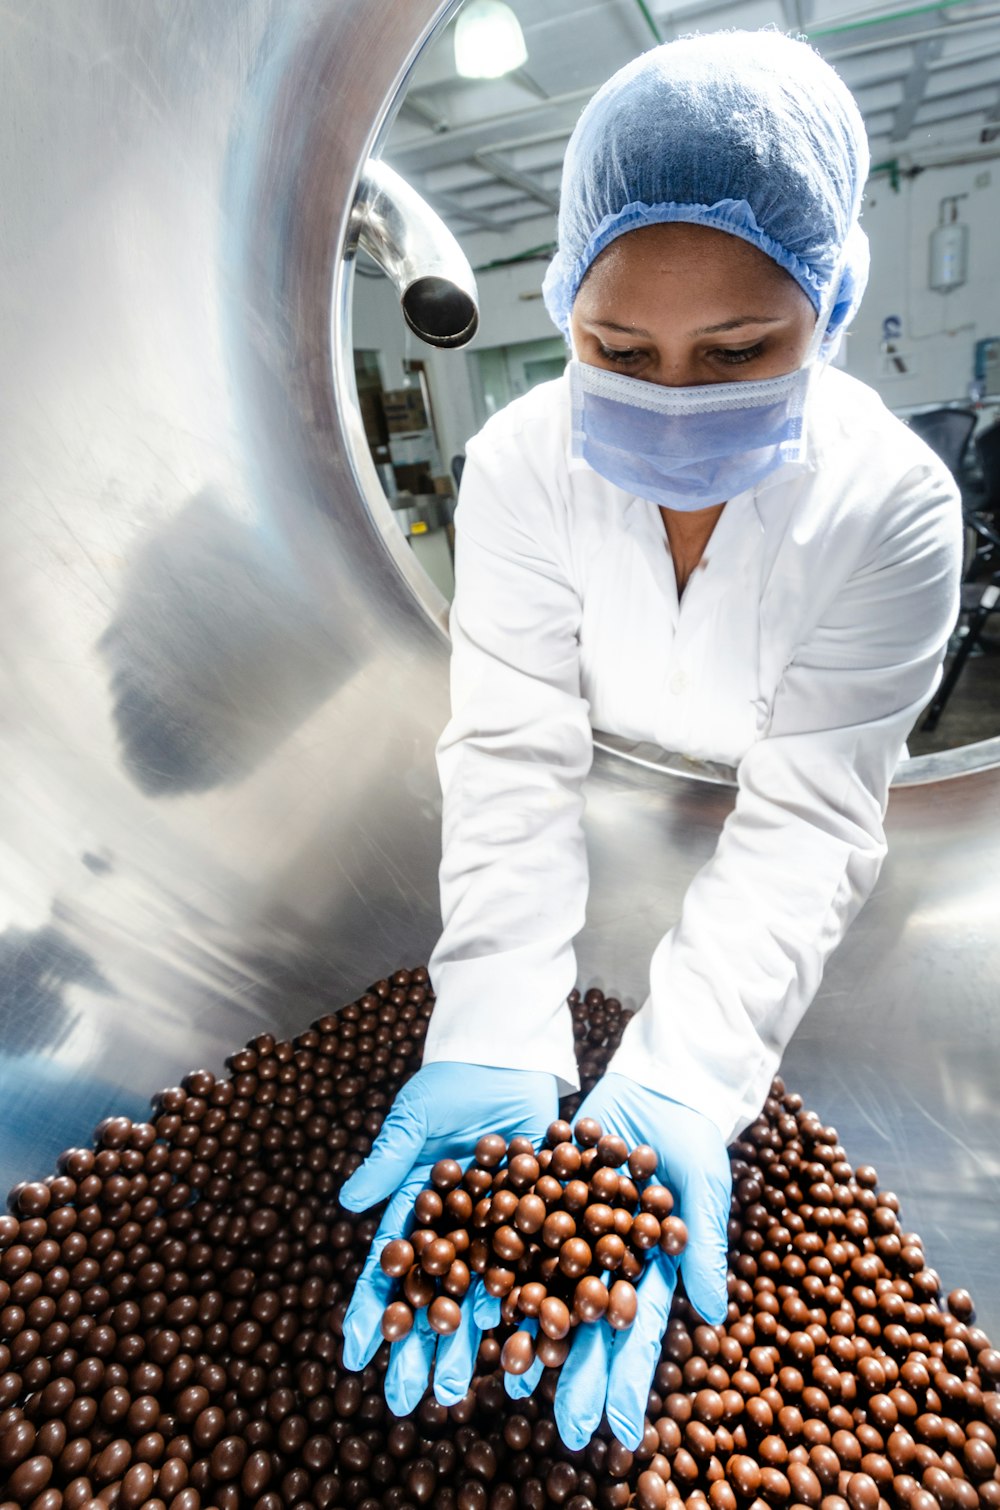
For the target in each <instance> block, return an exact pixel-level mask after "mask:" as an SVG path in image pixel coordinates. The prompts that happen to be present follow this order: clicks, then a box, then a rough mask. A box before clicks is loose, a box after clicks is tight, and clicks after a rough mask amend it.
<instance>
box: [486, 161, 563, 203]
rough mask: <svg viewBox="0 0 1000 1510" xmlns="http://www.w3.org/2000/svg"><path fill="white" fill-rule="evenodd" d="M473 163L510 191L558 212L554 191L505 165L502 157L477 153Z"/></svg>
mask: <svg viewBox="0 0 1000 1510" xmlns="http://www.w3.org/2000/svg"><path fill="white" fill-rule="evenodd" d="M474 161H475V162H476V164H477V166H479V167H480V168H485V169H486V171H487V173H492V174H493V177H494V178H497V179H499V180H500V182H501V183H503V184H509V185H510V187H511V188H512V189H520V191H521V193H522V194H527V195H528V196H529V198H531V199H537V200H538V203H539V204H543V205H545V206H547V208H548V209H550V210H558V208H559V195H558V194H557V192H556V190H555V189H546V188H545V186H544V184H540V183H539V182H538V180H537V178H532V176H531V174H530V173H521V172H519V171H518V169H517V168H514V167H512V166H511V165H510V164H509V163H505V162H504V160H503V158H502V157H498V156H497V155H496V153H495V152H477V153H476V156H475V159H474Z"/></svg>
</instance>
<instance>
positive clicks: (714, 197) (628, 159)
mask: <svg viewBox="0 0 1000 1510" xmlns="http://www.w3.org/2000/svg"><path fill="white" fill-rule="evenodd" d="M868 166H869V154H868V141H867V138H866V136H865V128H864V122H863V121H862V119H861V113H860V111H859V110H858V107H857V105H856V103H855V101H854V98H853V96H852V95H851V93H850V91H849V90H848V88H847V86H846V85H845V84H844V83H843V81H842V80H841V79H840V78H839V76H838V75H837V74H836V73H835V72H834V70H833V69H832V68H831V67H830V65H829V64H828V63H826V62H824V60H823V59H822V58H821V57H820V56H819V54H818V53H817V52H815V51H814V50H813V49H812V48H811V47H810V46H809V45H808V43H805V42H798V41H795V40H794V39H793V38H791V37H785V36H783V35H782V34H781V33H780V32H778V31H774V30H766V31H728V32H714V33H711V34H710V35H705V36H694V37H684V38H681V39H679V40H678V41H676V42H666V43H664V44H663V46H661V47H654V48H653V49H652V50H651V51H649V52H647V53H643V55H642V56H641V57H638V58H636V59H635V60H634V61H633V62H631V63H629V64H627V66H626V67H625V68H622V69H620V70H619V72H618V73H616V74H615V75H614V77H613V78H611V79H609V80H608V82H607V83H606V84H605V85H604V86H603V88H602V89H600V90H599V91H598V93H597V94H596V95H595V96H594V98H593V99H592V100H591V101H590V103H589V104H588V105H587V107H586V109H585V110H584V112H583V114H582V115H581V117H580V119H579V121H578V122H577V125H576V129H575V130H574V132H573V135H572V138H571V139H570V143H569V146H568V148H567V151H566V158H565V162H564V165H563V176H562V190H561V197H560V206H559V236H558V250H557V252H556V255H555V257H554V258H553V260H552V262H551V263H550V265H549V268H548V271H547V273H546V275H545V282H544V285H543V292H544V296H545V305H546V308H547V309H548V311H549V314H550V315H551V316H552V319H553V320H554V321H555V323H556V324H557V325H558V326H559V328H560V329H561V330H562V331H563V333H564V334H565V335H567V336H568V334H569V319H570V312H571V310H572V307H573V301H574V299H575V298H576V295H577V291H578V290H579V287H580V284H581V283H582V281H583V278H584V275H585V274H586V272H587V269H588V268H589V267H590V265H591V263H592V262H593V261H594V259H595V258H596V257H597V256H598V255H599V254H600V253H601V252H602V251H603V250H604V248H605V247H606V246H608V245H609V244H610V243H611V242H612V241H614V240H615V239H616V237H618V236H621V235H623V234H624V233H625V232H627V231H632V230H636V229H637V228H638V227H640V226H645V225H656V224H660V223H663V222H665V221H686V222H689V223H692V224H695V225H708V226H713V227H715V228H716V229H718V230H722V231H728V232H730V233H731V234H732V235H734V236H740V237H742V239H743V240H744V241H749V242H750V243H751V245H753V246H756V247H759V248H760V250H761V251H762V252H765V253H766V254H767V255H768V256H769V257H771V258H773V259H774V261H775V262H777V263H778V264H779V266H781V267H783V268H784V269H785V270H786V272H788V273H790V274H791V275H792V277H793V278H794V279H795V281H796V283H797V284H798V285H799V287H800V288H801V289H802V290H803V292H804V293H805V294H806V295H807V296H808V298H809V299H810V301H811V303H812V305H813V308H814V309H815V310H816V311H817V313H819V312H820V311H821V310H822V309H824V308H829V310H830V314H829V317H828V321H827V327H826V333H825V336H824V347H825V349H829V347H830V346H831V345H832V344H833V342H834V340H835V339H836V337H837V336H838V335H839V334H840V332H841V331H842V330H843V328H844V327H845V325H846V324H847V323H848V322H849V320H850V319H851V317H852V316H853V314H854V312H855V310H856V309H857V307H858V305H859V304H860V302H861V295H862V294H863V293H864V289H865V284H866V283H867V281H868V238H867V237H866V236H865V234H864V232H863V231H862V230H861V228H860V226H859V225H858V214H859V211H860V207H861V196H862V192H863V189H864V185H865V180H866V178H867V176H868ZM834 279H837V287H836V288H832V287H831V284H832V281H833V280H834Z"/></svg>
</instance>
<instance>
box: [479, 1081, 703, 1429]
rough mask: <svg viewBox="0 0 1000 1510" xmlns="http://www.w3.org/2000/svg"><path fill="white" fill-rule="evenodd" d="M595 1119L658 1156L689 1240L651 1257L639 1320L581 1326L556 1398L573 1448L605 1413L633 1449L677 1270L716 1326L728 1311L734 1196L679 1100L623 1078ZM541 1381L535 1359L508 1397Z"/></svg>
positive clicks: (592, 1098) (599, 1103)
mask: <svg viewBox="0 0 1000 1510" xmlns="http://www.w3.org/2000/svg"><path fill="white" fill-rule="evenodd" d="M581 1117H593V1118H594V1119H595V1121H597V1122H599V1123H600V1125H601V1128H602V1129H603V1131H604V1132H607V1133H616V1134H617V1135H618V1136H619V1137H620V1138H623V1139H624V1140H625V1142H626V1143H627V1144H628V1146H629V1148H630V1149H631V1148H635V1147H636V1146H637V1145H638V1144H640V1143H648V1144H650V1145H651V1146H652V1148H653V1149H654V1150H655V1152H656V1156H657V1169H656V1175H655V1176H654V1178H655V1179H656V1180H658V1181H660V1182H661V1183H662V1184H664V1185H666V1186H667V1187H668V1188H669V1189H670V1191H671V1192H672V1194H673V1196H674V1200H675V1202H676V1203H677V1204H676V1206H675V1208H674V1211H675V1214H676V1215H678V1216H680V1217H681V1218H682V1220H683V1221H684V1222H685V1223H686V1225H687V1229H688V1241H687V1246H686V1248H685V1250H684V1252H683V1253H682V1255H681V1257H680V1258H679V1259H676V1258H669V1257H668V1256H667V1255H666V1254H665V1253H663V1252H662V1251H661V1250H660V1249H659V1248H654V1249H652V1250H651V1253H650V1254H649V1256H648V1257H647V1261H646V1267H645V1272H644V1273H643V1274H642V1276H641V1277H640V1279H639V1280H638V1281H637V1285H636V1288H637V1290H638V1308H637V1311H636V1317H635V1321H634V1322H633V1323H632V1325H631V1326H630V1327H629V1328H628V1330H627V1331H624V1332H614V1331H612V1329H611V1327H610V1326H609V1325H608V1323H607V1321H597V1322H587V1323H584V1324H581V1325H580V1326H578V1327H577V1328H576V1330H575V1334H574V1337H573V1342H572V1345H571V1347H570V1352H569V1357H568V1358H567V1359H566V1362H565V1363H564V1364H563V1366H562V1370H561V1372H560V1375H559V1385H558V1388H557V1390H556V1397H555V1417H556V1424H557V1426H558V1428H559V1435H560V1436H561V1437H562V1439H563V1441H564V1442H565V1444H566V1446H567V1447H569V1448H570V1449H579V1448H581V1447H585V1446H586V1445H587V1443H588V1442H589V1441H590V1439H591V1437H592V1436H593V1434H594V1432H595V1431H596V1430H597V1428H598V1426H599V1425H600V1422H601V1416H602V1415H603V1414H604V1413H605V1411H607V1417H608V1423H609V1425H610V1426H611V1429H612V1431H613V1432H614V1434H615V1436H616V1437H617V1438H618V1440H619V1441H620V1442H622V1443H624V1445H625V1446H626V1447H630V1448H632V1449H633V1450H634V1449H635V1448H636V1447H638V1445H639V1443H640V1442H641V1440H642V1434H643V1423H644V1419H645V1415H646V1403H647V1399H648V1396H649V1390H650V1386H651V1384H652V1379H653V1373H654V1371H655V1369H656V1365H657V1363H658V1362H659V1359H660V1345H661V1343H662V1340H663V1334H664V1332H665V1331H666V1329H667V1319H668V1317H669V1315H670V1304H671V1301H672V1300H673V1295H674V1289H675V1287H676V1284H677V1269H678V1265H679V1266H680V1271H681V1275H682V1276H683V1279H684V1287H685V1290H686V1291H687V1296H688V1299H689V1300H690V1302H691V1304H692V1305H693V1306H694V1307H695V1309H696V1310H697V1311H698V1312H699V1314H700V1315H702V1316H703V1317H704V1318H705V1320H706V1321H707V1322H708V1323H709V1324H711V1325H713V1326H714V1325H717V1324H719V1323H721V1322H724V1321H725V1319H726V1314H727V1306H728V1292H727V1288H726V1269H727V1263H726V1255H727V1250H728V1238H727V1223H728V1220H729V1207H730V1200H731V1194H732V1177H731V1174H730V1167H729V1155H728V1154H727V1152H726V1147H725V1144H724V1143H723V1141H722V1135H721V1133H720V1132H719V1130H718V1128H717V1127H716V1126H715V1124H714V1123H713V1122H710V1121H709V1120H708V1118H707V1117H705V1116H703V1115H702V1114H701V1113H700V1112H696V1111H693V1110H692V1109H691V1107H689V1106H682V1105H681V1103H680V1102H679V1101H671V1100H670V1099H669V1097H667V1096H661V1095H659V1094H658V1093H657V1092H656V1091H651V1090H647V1089H646V1087H645V1086H642V1085H638V1084H637V1083H636V1082H635V1081H634V1080H630V1079H629V1078H628V1077H627V1076H625V1075H618V1074H614V1073H609V1074H607V1075H605V1076H604V1078H603V1079H602V1080H599V1081H598V1083H597V1085H596V1086H595V1087H594V1089H593V1090H592V1091H591V1093H590V1095H589V1096H587V1098H586V1099H585V1100H584V1102H583V1104H582V1105H581V1107H580V1110H579V1111H578V1113H577V1116H576V1118H575V1120H576V1121H579V1119H580V1118H581ZM540 1377H541V1365H540V1364H538V1363H535V1364H534V1365H533V1367H532V1368H531V1369H529V1371H528V1372H527V1373H526V1374H521V1375H519V1376H511V1375H508V1376H507V1379H506V1387H507V1393H508V1394H509V1395H511V1396H512V1397H513V1398H515V1399H519V1398H523V1397H524V1396H525V1395H529V1394H530V1393H531V1392H532V1390H533V1389H534V1387H535V1385H536V1384H537V1382H538V1379H539V1378H540Z"/></svg>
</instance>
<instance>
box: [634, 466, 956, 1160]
mask: <svg viewBox="0 0 1000 1510" xmlns="http://www.w3.org/2000/svg"><path fill="white" fill-rule="evenodd" d="M876 519H877V521H878V524H877V527H876V529H875V531H874V532H873V533H872V534H870V535H869V538H868V541H867V543H866V545H865V548H864V549H863V550H862V551H861V552H860V553H858V554H856V555H855V558H854V560H855V564H854V566H853V569H851V570H850V571H849V572H848V573H847V574H846V576H845V579H844V580H843V581H841V582H840V583H839V584H836V585H835V586H834V589H833V591H832V593H830V595H829V597H828V599H827V601H826V602H825V603H823V604H822V605H821V606H820V607H819V609H818V618H817V621H816V622H815V624H814V626H813V627H812V628H811V629H810V630H809V631H808V633H806V634H805V635H804V637H803V642H802V643H801V644H800V646H799V647H798V649H797V650H796V651H795V653H794V655H793V656H792V658H791V661H790V663H789V664H788V665H787V666H786V669H785V672H784V676H783V678H782V680H781V682H780V685H779V687H778V690H777V693H776V696H775V698H774V702H773V707H772V714H771V720H770V725H769V728H768V731H767V733H766V736H765V737H763V738H761V739H760V740H759V741H758V742H757V743H756V744H754V745H753V746H752V747H751V748H750V749H749V751H748V752H747V753H746V755H745V756H744V757H743V760H742V761H741V763H740V766H739V771H738V792H737V798H736V805H735V809H734V811H733V812H732V814H731V815H730V817H729V818H728V819H727V821H726V823H725V825H724V827H723V831H722V834H721V836H720V839H719V843H718V845H717V847H716V850H715V853H714V855H713V857H712V859H711V860H710V861H709V862H708V863H707V864H706V865H705V866H703V868H702V869H701V870H700V871H699V872H698V874H697V875H696V876H695V878H694V880H693V882H692V883H691V885H690V886H689V888H688V891H687V894H686V896H685V898H684V903H683V906H682V909H681V916H680V918H679V920H678V922H677V924H676V926H675V927H673V928H672V929H671V930H670V932H669V933H668V934H667V935H666V937H665V938H664V939H663V940H662V942H661V943H660V944H659V946H658V947H657V949H656V951H655V953H654V955H653V959H652V963H651V967H650V995H649V998H648V1000H647V1001H646V1003H645V1004H644V1006H643V1007H642V1009H641V1010H640V1011H639V1012H638V1013H637V1014H636V1015H635V1017H634V1018H633V1020H632V1022H631V1023H630V1024H629V1027H628V1028H627V1030H626V1032H625V1034H624V1037H623V1040H622V1044H621V1048H620V1049H619V1051H618V1053H617V1054H616V1056H615V1057H614V1059H613V1061H612V1068H614V1069H615V1070H618V1071H620V1072H621V1073H622V1074H626V1075H629V1076H631V1077H632V1078H633V1079H634V1080H637V1081H639V1082H641V1083H642V1084H644V1085H646V1086H649V1087H650V1088H652V1089H654V1090H658V1091H661V1092H662V1093H664V1094H666V1095H668V1096H671V1097H672V1098H674V1099H675V1100H679V1101H682V1102H684V1103H686V1104H688V1105H690V1106H692V1107H695V1108H696V1109H697V1110H699V1111H701V1112H703V1113H704V1114H705V1115H706V1116H708V1117H710V1118H711V1119H712V1121H714V1122H715V1123H716V1124H717V1126H718V1127H719V1130H720V1132H721V1133H722V1135H723V1137H724V1138H725V1139H726V1140H727V1141H729V1140H730V1139H731V1138H732V1137H733V1136H735V1134H736V1133H737V1132H738V1131H739V1130H741V1129H742V1128H743V1127H745V1126H746V1125H747V1124H748V1123H749V1122H751V1121H752V1120H753V1118H754V1117H755V1116H756V1115H757V1114H758V1112H759V1110H760V1108H761V1106H762V1105H763V1102H764V1100H765V1098H766V1097H767V1094H768V1090H769V1086H770V1082H771V1079H772V1077H773V1075H774V1074H775V1072H776V1070H777V1068H778V1065H779V1062H780V1059H781V1055H782V1053H783V1051H784V1048H785V1045H786V1044H787V1042H788V1040H789V1039H790V1038H791V1036H792V1033H793V1032H794V1030H795V1028H796V1026H797V1025H798V1023H799V1021H800V1019H801V1018H802V1016H803V1014H804V1012H805V1011H806V1008H807V1007H808V1006H809V1004H810V1002H811V1001H812V999H813V997H814V995H815V993H816V991H817V989H818V987H819V984H820V980H821V978H822V973H823V968H824V965H825V962H826V960H827V958H828V957H829V955H830V953H831V952H832V951H833V950H834V949H835V948H836V946H837V945H838V943H839V942H840V940H841V939H842V938H843V936H844V933H845V932H846V930H847V928H848V927H849V925H850V923H851V921H852V920H853V918H854V917H855V915H856V914H857V912H858V911H859V909H860V908H861V906H862V904H863V903H864V901H865V899H866V898H867V897H868V895H869V893H870V892H871V890H872V888H873V886H874V885H875V881H876V879H877V877H878V873H879V869H880V867H881V864H882V860H883V858H884V856H885V850H886V846H885V837H884V833H883V827H882V820H883V816H884V813H885V807H886V802H887V796H888V786H889V782H890V780H891V778H892V775H893V772H894V770H895V767H896V764H897V761H898V759H899V757H900V754H901V751H902V748H903V744H904V741H905V739H906V736H907V734H908V733H909V731H910V729H911V728H912V726H913V724H914V721H915V719H916V717H917V715H918V713H919V712H920V710H921V708H922V707H923V705H924V704H925V703H926V701H927V699H928V697H929V696H930V694H931V692H932V689H933V687H934V686H935V683H936V680H937V678H938V677H939V676H940V665H941V661H942V658H943V656H944V652H945V647H946V644H947V640H948V635H949V632H950V630H951V628H952V625H953V624H954V622H955V615H956V611H957V606H958V579H959V563H960V557H961V541H960V511H959V506H958V499H957V496H956V494H955V490H954V486H953V484H952V483H951V481H950V478H945V477H944V476H943V475H942V473H941V471H940V470H939V469H937V468H935V469H933V470H932V469H931V468H930V467H917V468H915V469H913V471H912V472H911V473H909V474H908V475H907V477H906V478H905V479H904V480H903V482H902V483H901V484H900V485H899V486H898V487H897V489H896V490H895V494H894V496H893V497H892V498H891V499H889V500H888V501H887V504H886V506H885V508H884V509H880V510H879V511H878V513H877V515H876Z"/></svg>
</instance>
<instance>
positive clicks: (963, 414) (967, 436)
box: [907, 409, 977, 481]
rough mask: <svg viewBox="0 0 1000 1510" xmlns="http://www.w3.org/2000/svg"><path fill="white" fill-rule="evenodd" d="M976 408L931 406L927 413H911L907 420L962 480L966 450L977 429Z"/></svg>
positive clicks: (955, 476)
mask: <svg viewBox="0 0 1000 1510" xmlns="http://www.w3.org/2000/svg"><path fill="white" fill-rule="evenodd" d="M976 418H977V415H976V411H975V410H974V409H928V410H926V411H925V412H924V413H923V414H911V415H910V418H909V419H908V420H907V424H908V425H909V427H910V429H911V430H915V431H916V433H917V434H918V435H919V436H920V438H921V440H925V441H926V442H927V444H928V445H929V446H930V448H931V450H932V451H936V452H937V454H938V455H939V456H940V458H941V460H942V461H943V462H944V464H945V466H946V467H947V468H948V470H949V472H951V474H952V476H953V477H954V478H955V480H956V481H958V480H959V479H960V478H961V474H962V472H963V470H964V464H965V458H966V452H967V450H968V445H969V441H970V440H971V438H972V432H973V430H974V429H975V428H976Z"/></svg>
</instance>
